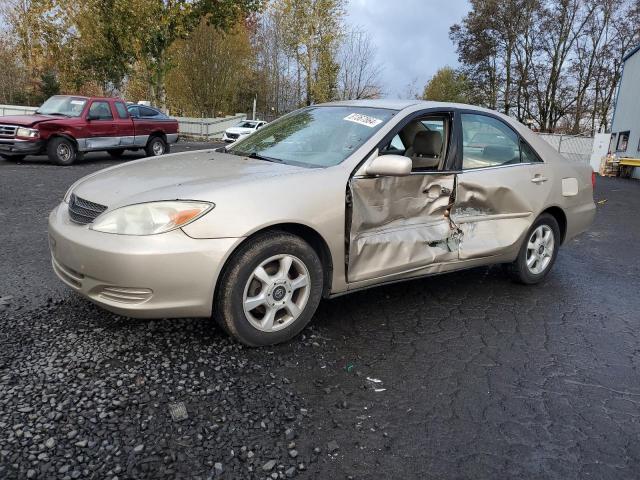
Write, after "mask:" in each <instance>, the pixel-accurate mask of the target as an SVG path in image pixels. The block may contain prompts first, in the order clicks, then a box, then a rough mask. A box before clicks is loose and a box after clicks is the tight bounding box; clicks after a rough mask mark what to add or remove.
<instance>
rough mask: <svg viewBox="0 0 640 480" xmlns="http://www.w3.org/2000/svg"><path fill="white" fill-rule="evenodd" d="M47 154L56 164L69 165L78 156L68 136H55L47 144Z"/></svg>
mask: <svg viewBox="0 0 640 480" xmlns="http://www.w3.org/2000/svg"><path fill="white" fill-rule="evenodd" d="M47 156H48V157H49V161H50V162H52V163H55V164H56V165H71V164H72V163H73V162H75V161H76V159H77V158H78V151H77V150H76V146H75V145H74V144H73V142H72V141H71V140H69V139H68V138H64V137H55V138H53V139H51V140H50V141H49V143H48V144H47Z"/></svg>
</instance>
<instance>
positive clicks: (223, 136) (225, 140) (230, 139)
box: [222, 132, 246, 143]
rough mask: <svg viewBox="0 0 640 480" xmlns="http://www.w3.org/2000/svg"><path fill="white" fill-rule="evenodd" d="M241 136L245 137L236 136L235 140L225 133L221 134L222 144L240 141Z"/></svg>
mask: <svg viewBox="0 0 640 480" xmlns="http://www.w3.org/2000/svg"><path fill="white" fill-rule="evenodd" d="M243 136H246V135H238V136H236V137H235V138H233V137H230V136H228V135H227V132H225V133H223V134H222V141H223V142H227V143H233V142H237V141H238V140H240V139H241V138H242V137H243Z"/></svg>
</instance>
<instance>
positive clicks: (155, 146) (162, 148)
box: [144, 137, 169, 157]
mask: <svg viewBox="0 0 640 480" xmlns="http://www.w3.org/2000/svg"><path fill="white" fill-rule="evenodd" d="M144 151H145V152H146V154H147V156H148V157H159V156H160V155H164V154H165V153H168V152H169V146H168V145H167V142H165V141H164V140H163V139H162V137H151V139H150V140H149V143H147V146H146V147H145V149H144Z"/></svg>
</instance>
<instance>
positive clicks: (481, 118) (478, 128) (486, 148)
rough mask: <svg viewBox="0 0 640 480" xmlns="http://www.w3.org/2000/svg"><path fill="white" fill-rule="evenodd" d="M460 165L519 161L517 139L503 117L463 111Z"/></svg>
mask: <svg viewBox="0 0 640 480" xmlns="http://www.w3.org/2000/svg"><path fill="white" fill-rule="evenodd" d="M462 145H463V147H462V168H463V169H466V170H469V169H473V168H482V167H494V166H498V165H511V164H514V163H520V139H519V137H518V135H517V134H516V133H515V132H514V131H513V130H511V128H509V127H508V126H507V125H506V124H505V123H503V122H502V121H500V120H498V119H496V118H493V117H489V116H486V115H474V114H463V115H462Z"/></svg>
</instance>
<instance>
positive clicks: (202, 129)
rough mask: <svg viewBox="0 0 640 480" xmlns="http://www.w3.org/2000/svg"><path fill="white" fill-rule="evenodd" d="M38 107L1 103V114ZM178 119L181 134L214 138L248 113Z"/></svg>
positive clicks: (27, 112) (28, 111)
mask: <svg viewBox="0 0 640 480" xmlns="http://www.w3.org/2000/svg"><path fill="white" fill-rule="evenodd" d="M36 110H37V107H23V106H19V105H0V116H4V115H33V114H34V113H35V111H36ZM174 118H175V119H176V120H178V124H179V128H180V135H181V136H187V137H196V138H204V139H206V140H213V139H218V138H222V134H223V132H224V131H225V130H226V129H227V128H229V127H233V126H234V125H235V124H236V123H238V122H240V121H241V120H246V118H247V115H246V114H244V113H236V114H235V115H229V116H227V117H221V118H191V117H174Z"/></svg>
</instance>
